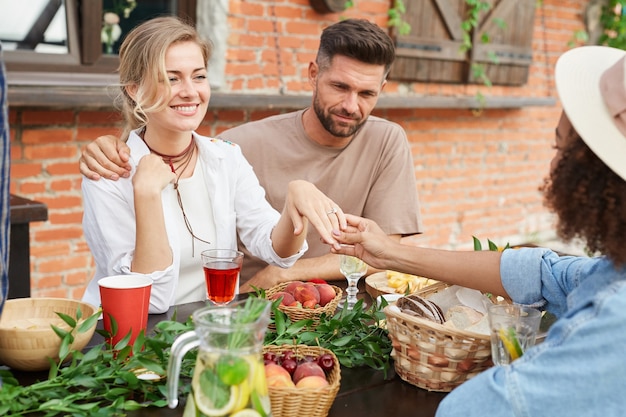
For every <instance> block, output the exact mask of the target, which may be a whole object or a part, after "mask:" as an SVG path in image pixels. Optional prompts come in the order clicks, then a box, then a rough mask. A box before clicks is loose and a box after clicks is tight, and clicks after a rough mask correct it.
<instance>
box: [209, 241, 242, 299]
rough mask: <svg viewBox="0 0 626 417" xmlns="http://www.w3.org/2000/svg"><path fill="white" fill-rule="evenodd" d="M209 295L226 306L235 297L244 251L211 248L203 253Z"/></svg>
mask: <svg viewBox="0 0 626 417" xmlns="http://www.w3.org/2000/svg"><path fill="white" fill-rule="evenodd" d="M201 257H202V269H204V280H205V282H206V289H207V297H208V299H209V300H210V301H211V302H212V303H213V304H215V305H218V306H224V305H227V304H228V303H230V302H231V301H233V300H234V299H235V290H236V289H237V284H238V283H239V271H241V265H242V264H243V252H240V251H238V250H234V249H209V250H205V251H203V252H202V254H201Z"/></svg>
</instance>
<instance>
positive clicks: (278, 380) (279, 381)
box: [265, 362, 295, 388]
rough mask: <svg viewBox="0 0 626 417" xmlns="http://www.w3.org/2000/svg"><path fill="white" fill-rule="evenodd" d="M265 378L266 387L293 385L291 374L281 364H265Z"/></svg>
mask: <svg viewBox="0 0 626 417" xmlns="http://www.w3.org/2000/svg"><path fill="white" fill-rule="evenodd" d="M265 379H266V380H267V386H268V387H290V388H293V387H294V386H295V384H294V382H293V381H292V380H291V375H289V372H287V370H286V369H285V368H283V367H282V366H280V365H278V364H275V363H273V362H270V363H267V364H266V365H265Z"/></svg>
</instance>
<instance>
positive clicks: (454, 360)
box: [383, 283, 493, 392]
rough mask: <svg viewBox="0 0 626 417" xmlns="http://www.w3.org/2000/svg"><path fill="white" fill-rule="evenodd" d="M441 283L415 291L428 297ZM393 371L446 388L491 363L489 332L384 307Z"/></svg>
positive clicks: (429, 387)
mask: <svg viewBox="0 0 626 417" xmlns="http://www.w3.org/2000/svg"><path fill="white" fill-rule="evenodd" d="M444 288H446V285H445V284H443V283H438V284H434V285H430V286H428V287H426V288H423V289H422V290H420V291H418V292H417V294H419V295H420V296H422V297H428V295H430V294H433V293H435V292H437V291H440V290H442V289H444ZM383 311H384V313H385V315H386V316H387V329H388V330H389V338H390V339H391V342H392V344H393V351H392V356H393V358H394V368H395V370H396V373H397V374H398V375H399V376H400V378H402V379H403V380H405V381H407V382H409V383H411V384H413V385H415V386H417V387H420V388H424V389H427V390H429V391H441V392H449V391H452V389H454V388H455V387H457V386H458V385H460V384H461V383H463V382H465V381H466V380H468V379H469V378H471V377H473V376H475V375H477V374H479V373H481V372H482V371H484V370H485V369H488V368H489V367H491V366H492V365H493V363H492V361H491V341H490V337H489V335H483V334H479V333H473V332H467V331H462V330H456V329H452V328H449V327H446V326H443V325H441V324H438V323H435V322H432V321H430V320H427V319H423V318H421V317H414V316H411V315H408V314H405V313H401V312H398V311H397V310H396V309H392V308H390V306H388V307H385V309H384V310H383Z"/></svg>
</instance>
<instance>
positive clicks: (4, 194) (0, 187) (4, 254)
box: [0, 43, 11, 315]
mask: <svg viewBox="0 0 626 417" xmlns="http://www.w3.org/2000/svg"><path fill="white" fill-rule="evenodd" d="M7 109H8V105H7V82H6V77H5V71H4V59H3V58H2V43H0V142H1V143H0V315H2V307H3V306H4V301H5V300H6V298H7V294H8V291H9V232H10V225H9V216H10V211H9V173H10V169H11V153H10V147H9V141H10V139H11V138H10V137H9V118H8V114H7V113H8V110H7Z"/></svg>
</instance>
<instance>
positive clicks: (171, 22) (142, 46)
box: [116, 16, 211, 140]
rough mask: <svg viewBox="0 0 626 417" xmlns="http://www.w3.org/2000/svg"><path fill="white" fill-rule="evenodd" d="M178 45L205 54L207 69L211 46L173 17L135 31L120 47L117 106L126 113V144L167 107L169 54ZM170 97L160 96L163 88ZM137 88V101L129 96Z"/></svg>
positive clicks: (147, 24) (159, 19)
mask: <svg viewBox="0 0 626 417" xmlns="http://www.w3.org/2000/svg"><path fill="white" fill-rule="evenodd" d="M178 42H194V43H196V44H197V45H198V46H199V47H200V50H201V51H202V56H203V59H204V62H205V65H207V63H208V61H209V58H210V56H211V44H210V43H209V42H208V41H205V40H204V39H202V38H201V37H200V35H199V34H198V32H197V31H196V29H195V28H194V27H193V26H191V25H190V24H188V23H186V22H184V21H182V20H181V19H179V18H177V17H173V16H168V17H157V18H154V19H151V20H148V21H146V22H144V23H142V24H140V25H139V26H136V27H135V28H133V30H131V31H130V32H129V33H128V35H127V36H126V38H125V39H124V42H123V43H122V45H121V47H120V53H119V56H120V66H119V69H118V72H119V76H120V90H121V91H120V94H119V95H118V97H117V99H116V104H117V106H118V108H120V110H121V112H122V116H123V117H124V121H125V126H124V131H123V133H122V139H123V140H126V139H127V138H128V135H129V134H130V132H131V131H132V130H135V129H138V128H141V127H144V126H145V125H146V123H147V120H148V118H147V116H146V113H148V112H153V111H159V110H162V109H163V108H165V107H166V106H167V98H168V97H169V94H170V85H169V83H167V82H166V81H167V79H168V76H167V71H166V68H165V54H166V53H167V50H168V49H169V47H170V46H172V45H173V44H175V43H178ZM160 84H162V85H163V86H165V90H166V93H165V94H162V93H161V94H160V93H159V85H160ZM129 88H135V89H136V90H135V99H133V98H132V97H131V96H130V95H129V93H128V89H129Z"/></svg>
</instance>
